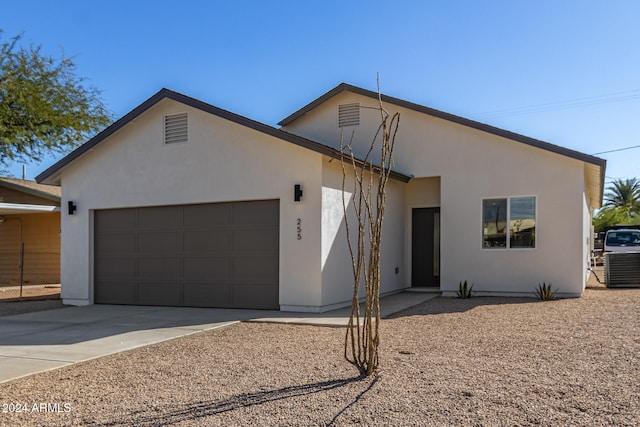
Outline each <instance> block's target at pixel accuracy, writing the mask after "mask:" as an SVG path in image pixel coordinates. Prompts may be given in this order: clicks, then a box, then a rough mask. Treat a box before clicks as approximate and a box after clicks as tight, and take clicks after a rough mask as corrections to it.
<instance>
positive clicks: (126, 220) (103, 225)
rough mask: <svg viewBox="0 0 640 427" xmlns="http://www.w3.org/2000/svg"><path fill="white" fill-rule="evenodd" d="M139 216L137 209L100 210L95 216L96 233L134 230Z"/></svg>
mask: <svg viewBox="0 0 640 427" xmlns="http://www.w3.org/2000/svg"><path fill="white" fill-rule="evenodd" d="M137 218H138V211H137V209H108V210H104V211H100V215H99V216H98V215H96V217H95V218H94V219H95V221H94V228H95V230H96V233H102V232H109V231H116V232H123V231H127V230H134V229H135V228H136V224H137Z"/></svg>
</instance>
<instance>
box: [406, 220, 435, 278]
mask: <svg viewBox="0 0 640 427" xmlns="http://www.w3.org/2000/svg"><path fill="white" fill-rule="evenodd" d="M411 228H412V232H411V234H412V235H411V285H412V286H431V287H438V286H440V208H415V209H412V212H411Z"/></svg>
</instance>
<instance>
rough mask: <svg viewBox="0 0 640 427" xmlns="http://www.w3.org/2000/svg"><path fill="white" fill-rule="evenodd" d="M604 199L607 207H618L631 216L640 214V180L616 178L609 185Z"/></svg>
mask: <svg viewBox="0 0 640 427" xmlns="http://www.w3.org/2000/svg"><path fill="white" fill-rule="evenodd" d="M604 200H605V203H604V206H605V207H609V208H618V209H620V210H621V211H623V212H627V213H628V214H629V215H631V216H635V215H638V214H640V181H639V180H638V179H637V178H631V179H625V180H622V179H616V180H615V181H613V182H612V183H611V185H610V186H609V187H607V192H606V193H605V194H604Z"/></svg>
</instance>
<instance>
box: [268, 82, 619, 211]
mask: <svg viewBox="0 0 640 427" xmlns="http://www.w3.org/2000/svg"><path fill="white" fill-rule="evenodd" d="M342 92H351V93H355V94H358V95H363V96H366V97H369V98H373V99H375V100H376V101H377V100H378V92H374V91H371V90H367V89H363V88H360V87H357V86H353V85H350V84H347V83H340V84H339V85H338V86H336V87H334V88H333V89H331V90H330V91H328V92H327V93H325V94H324V95H322V96H320V97H319V98H317V99H315V100H313V101H311V102H310V103H309V104H307V105H305V106H304V107H302V108H301V109H299V110H298V111H296V112H294V113H293V114H291V115H289V116H287V117H286V118H284V119H283V120H281V121H280V122H279V123H278V125H280V126H287V125H288V124H291V123H293V122H294V121H295V120H297V119H299V118H300V117H302V116H304V115H305V114H307V113H309V112H310V111H311V110H313V109H314V108H316V107H317V106H319V105H320V104H322V103H324V102H325V101H327V100H329V99H330V98H333V97H334V96H336V95H338V94H340V93H342ZM380 98H381V99H382V102H385V103H388V104H393V105H397V106H398V107H402V108H406V109H409V110H413V111H417V112H419V113H423V114H428V115H430V116H433V117H437V118H439V119H443V120H447V121H449V122H453V123H457V124H459V125H463V126H467V127H470V128H473V129H477V130H480V131H483V132H487V133H490V134H493V135H497V136H500V137H503V138H507V139H510V140H512V141H516V142H520V143H522V144H526V145H530V146H532V147H535V148H539V149H542V150H546V151H550V152H552V153H556V154H560V155H562V156H566V157H569V158H572V159H576V160H580V161H582V162H584V163H585V164H587V165H589V166H590V167H589V168H588V169H589V175H591V176H593V181H597V182H598V184H597V185H598V187H599V188H598V189H597V190H596V192H597V196H596V197H595V198H592V202H597V203H592V205H593V206H594V207H598V206H596V205H600V206H601V205H602V198H603V190H604V178H605V169H606V164H607V161H606V160H605V159H602V158H599V157H595V156H591V155H589V154H585V153H581V152H579V151H575V150H571V149H569V148H565V147H561V146H559V145H555V144H551V143H549V142H545V141H541V140H538V139H535V138H531V137H528V136H525V135H521V134H518V133H515V132H511V131H508V130H504V129H500V128H497V127H494V126H491V125H487V124H485V123H481V122H477V121H475V120H471V119H467V118H464V117H460V116H456V115H454V114H450V113H445V112H444V111H440V110H436V109H434V108H430V107H425V106H424V105H420V104H415V103H413V102H409V101H405V100H403V99H399V98H394V97H392V96H388V95H383V94H380ZM596 176H597V178H596Z"/></svg>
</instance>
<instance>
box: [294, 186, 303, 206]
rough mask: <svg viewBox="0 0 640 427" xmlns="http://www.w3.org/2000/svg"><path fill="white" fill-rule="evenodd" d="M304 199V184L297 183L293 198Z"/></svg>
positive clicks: (296, 199) (295, 199)
mask: <svg viewBox="0 0 640 427" xmlns="http://www.w3.org/2000/svg"><path fill="white" fill-rule="evenodd" d="M301 199H302V185H300V184H296V185H294V186H293V200H294V201H296V202H299V201H300V200H301Z"/></svg>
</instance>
